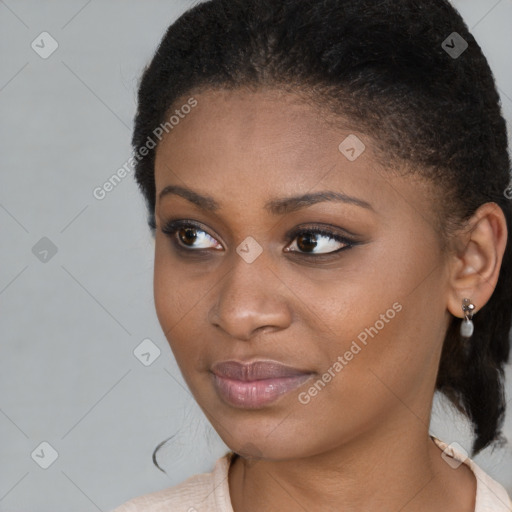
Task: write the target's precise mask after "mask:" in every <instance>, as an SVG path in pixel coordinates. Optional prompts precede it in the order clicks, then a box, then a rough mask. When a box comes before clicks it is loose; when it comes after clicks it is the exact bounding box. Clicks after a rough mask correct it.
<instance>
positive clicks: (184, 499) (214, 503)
mask: <svg viewBox="0 0 512 512" xmlns="http://www.w3.org/2000/svg"><path fill="white" fill-rule="evenodd" d="M232 456H233V453H232V452H229V453H227V454H226V455H224V456H223V457H221V458H220V459H218V460H217V461H216V463H215V467H214V469H213V471H212V472H210V473H201V474H197V475H193V476H191V477H190V478H188V479H187V480H185V481H183V482H181V483H180V484H178V485H175V486H173V487H168V488H166V489H163V490H161V491H157V492H153V493H149V494H144V495H142V496H137V497H136V498H132V499H131V500H129V501H127V502H126V503H124V504H122V505H120V506H119V507H117V508H116V509H114V510H112V511H111V512H169V511H170V510H182V511H183V512H213V511H215V512H233V509H232V507H231V500H230V497H229V483H228V470H229V466H230V462H231V459H232Z"/></svg>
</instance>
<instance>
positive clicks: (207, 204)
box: [158, 185, 375, 215]
mask: <svg viewBox="0 0 512 512" xmlns="http://www.w3.org/2000/svg"><path fill="white" fill-rule="evenodd" d="M170 194H174V195H177V196H180V197H183V198H184V199H186V200H187V201H190V202H191V203H193V204H195V205H196V206H198V207H199V208H201V209H202V210H205V211H208V212H216V211H217V210H220V204H219V203H218V202H217V201H216V200H215V199H214V198H213V197H211V196H205V195H201V194H198V193H197V192H194V191H193V190H191V189H189V188H186V187H180V186H177V185H168V186H167V187H165V188H164V189H163V190H162V191H161V192H160V194H159V195H158V199H159V200H161V199H162V198H163V197H165V196H167V195H170ZM325 201H333V202H342V203H347V204H353V205H356V206H360V207H361V208H366V209H368V210H372V211H375V210H374V209H373V207H372V206H371V205H370V204H369V203H367V202H366V201H363V200H362V199H358V198H357V197H352V196H348V195H346V194H343V193H341V192H332V191H322V192H315V193H309V194H303V195H300V196H293V197H284V198H279V199H272V200H270V201H268V202H267V203H265V206H264V208H265V210H266V211H267V212H269V213H270V214H272V215H284V214H286V213H291V212H294V211H297V210H301V209H303V208H307V207H308V206H311V205H314V204H316V203H321V202H325Z"/></svg>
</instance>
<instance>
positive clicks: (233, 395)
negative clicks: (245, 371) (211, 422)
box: [212, 374, 312, 409]
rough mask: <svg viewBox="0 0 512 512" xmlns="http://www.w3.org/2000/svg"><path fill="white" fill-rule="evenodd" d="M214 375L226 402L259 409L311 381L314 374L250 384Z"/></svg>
mask: <svg viewBox="0 0 512 512" xmlns="http://www.w3.org/2000/svg"><path fill="white" fill-rule="evenodd" d="M212 375H213V382H214V385H215V389H216V390H217V392H218V394H219V395H220V396H221V398H222V399H223V400H224V401H226V402H227V403H229V404H230V405H234V406H235V407H241V408H246V409H258V408H260V407H263V406H265V405H268V404H270V403H272V402H275V401H276V400H277V399H278V398H279V397H280V396H282V395H284V394H286V393H289V392H290V391H293V390H294V389H296V388H298V387H299V386H301V385H302V384H303V383H304V382H306V381H307V380H309V379H310V378H311V375H312V374H303V375H297V376H294V377H281V378H275V379H264V380H254V381H250V382H246V381H241V380H233V379H228V378H226V377H219V376H218V375H216V374H212Z"/></svg>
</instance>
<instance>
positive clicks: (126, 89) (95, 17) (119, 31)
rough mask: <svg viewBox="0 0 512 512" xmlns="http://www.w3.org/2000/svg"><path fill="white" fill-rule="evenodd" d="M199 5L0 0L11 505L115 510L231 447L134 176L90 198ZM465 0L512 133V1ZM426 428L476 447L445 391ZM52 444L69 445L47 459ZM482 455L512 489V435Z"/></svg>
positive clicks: (0, 311) (2, 369)
mask: <svg viewBox="0 0 512 512" xmlns="http://www.w3.org/2000/svg"><path fill="white" fill-rule="evenodd" d="M191 5H192V2H185V1H169V0H166V1H163V0H150V1H142V0H139V1H135V0H129V1H128V0H123V1H121V0H109V1H103V2H100V1H99V0H92V1H86V0H80V1H78V0H77V1H69V0H68V1H63V0H60V1H57V0H56V1H53V2H42V1H35V0H33V1H26V0H19V1H15V0H5V1H1V0H0V44H1V59H2V65H1V69H0V106H1V112H2V116H1V121H0V126H1V128H0V129H1V133H0V140H1V144H2V146H1V151H0V173H1V181H0V182H1V189H0V228H1V243H0V258H1V264H0V322H1V331H0V336H1V351H2V357H1V359H0V389H1V395H0V434H1V435H0V461H1V462H0V511H1V512H21V511H23V512H36V511H37V512H50V511H51V512H61V511H62V512H63V511H69V510H73V512H89V511H91V512H93V511H95V510H102V511H107V510H110V509H112V508H114V507H115V506H117V505H119V504H120V503H122V502H124V501H126V500H128V499H129V498H131V497H133V496H137V495H140V494H144V493H147V492H152V491H156V490H159V489H162V488H164V487H167V486H170V485H174V484H177V483H179V482H181V481H182V480H184V479H185V478H186V477H188V476H190V475H192V474H194V473H198V472H202V471H209V470H211V468H212V464H213V462H214V461H215V460H216V459H217V457H219V456H220V455H222V453H223V452H224V450H225V448H226V447H225V446H224V445H223V443H222V442H221V441H220V440H219V438H218V437H217V435H216V434H215V432H213V431H212V429H211V427H209V425H208V423H207V421H206V419H205V418H204V416H203V415H202V413H201V412H200V410H199V408H198V407H197V405H196V404H195V403H194V402H193V400H191V396H190V394H189V392H188V391H187V389H186V386H185V384H184V382H183V380H182V378H181V375H180V373H179V371H178V369H177V366H176V363H175V361H174V359H173V356H172V353H171V351H170V349H169V347H168V344H167V341H166V339H165V337H164V335H163V333H162V332H161V329H160V326H159V324H158V320H157V317H156V314H155V311H154V304H153V294H152V270H153V250H154V245H153V241H152V239H151V236H150V233H149V230H148V229H147V227H146V212H145V206H144V202H143V199H142V196H140V194H139V192H138V190H137V188H136V185H135V182H134V180H133V176H132V174H130V175H129V176H128V177H127V178H125V179H124V180H123V181H122V182H121V183H120V184H119V185H118V186H117V187H116V188H115V189H114V190H113V191H112V192H110V193H109V194H108V195H107V197H106V198H105V199H103V200H101V201H100V200H97V199H95V198H94V197H93V194H92V191H93V189H94V188H95V187H97V186H101V185H102V184H103V183H104V182H105V181H106V180H107V179H108V178H109V177H110V176H111V175H112V174H113V173H115V172H116V170H117V169H118V168H119V167H121V166H122V165H123V164H124V163H125V162H126V161H127V159H128V157H129V156H130V154H131V148H130V136H131V126H132V118H133V115H134V112H135V107H136V102H135V98H136V87H137V80H138V78H139V75H140V72H141V70H142V68H143V66H144V65H145V63H146V62H147V61H148V60H149V59H150V57H151V56H152V53H153V52H154V50H155V48H156V45H157V43H158V42H159V40H160V38H161V37H162V35H163V33H164V31H165V29H166V28H167V27H168V25H169V24H170V23H171V22H172V21H173V20H174V19H176V17H177V16H178V15H179V14H181V13H182V12H183V11H184V10H186V9H187V8H188V7H190V6H191ZM455 5H456V7H457V8H458V9H459V10H460V11H461V13H462V15H463V16H464V18H465V19H466V21H467V23H468V25H469V27H470V28H471V29H472V32H473V34H474V35H475V37H476V39H477V41H478V42H479V43H480V44H481V46H482V47H483V49H484V52H485V53H486V55H487V57H488V59H489V62H490V65H491V67H492V68H493V71H494V73H495V76H496V80H497V83H498V86H499V90H500V94H501V97H502V102H503V109H504V113H505V115H506V118H507V122H508V126H509V133H511V132H510V126H511V120H512V73H511V69H512V66H511V57H510V49H511V48H512V33H511V32H510V26H512V0H500V1H496V0H488V1H487V0H472V1H469V0H465V1H463V0H458V1H456V2H455ZM43 31H47V32H49V33H50V34H51V36H52V37H53V38H54V39H55V40H56V41H57V43H58V45H59V46H58V48H57V50H56V51H55V52H54V53H53V54H52V55H51V56H49V57H48V58H46V59H43V58H41V57H40V56H39V55H38V54H37V53H36V52H35V51H34V50H33V49H32V47H31V43H32V41H34V40H36V42H37V41H38V40H39V39H36V38H37V37H38V36H39V34H41V32H43ZM45 48H46V49H48V48H49V43H48V41H47V42H46V43H45ZM43 237H47V238H48V239H49V240H51V243H52V244H53V245H54V246H55V247H56V249H57V252H56V254H55V255H53V256H52V253H51V252H49V253H48V255H47V256H46V261H41V260H40V258H42V257H43V253H40V254H39V255H38V256H37V257H36V254H34V253H33V247H34V246H36V244H37V243H38V242H39V244H43V245H42V246H40V245H37V246H36V247H38V248H39V250H42V249H44V248H45V247H46V248H48V247H49V245H48V244H49V242H48V241H47V240H43V241H42V242H40V240H41V239H42V238H43ZM36 252H37V251H36ZM147 338H149V339H151V340H152V343H154V345H155V346H156V347H158V348H159V350H160V351H161V353H160V357H158V358H157V359H156V360H154V361H153V362H152V364H150V365H149V366H145V365H144V364H142V363H141V361H140V360H139V359H137V358H136V357H135V356H134V353H133V351H134V349H135V348H136V347H137V346H138V345H139V344H140V343H141V341H142V340H144V339H147ZM152 357H154V356H152ZM507 371H508V381H507V382H508V384H507V388H508V389H507V393H508V394H507V399H508V400H509V402H508V405H509V409H508V415H507V418H506V425H505V430H504V433H505V435H506V436H507V437H508V438H509V439H510V440H511V441H512V402H511V401H510V400H511V397H512V388H511V381H512V377H511V369H510V367H509V368H508V370H507ZM431 432H432V433H433V434H434V435H436V436H437V437H439V438H441V439H443V440H445V441H446V442H448V443H450V442H453V441H456V442H458V443H459V444H460V445H461V446H463V447H465V448H466V449H467V450H469V448H470V445H471V437H470V430H469V426H468V425H467V423H466V422H464V421H463V420H461V418H460V417H458V416H457V415H456V414H455V413H454V412H453V410H452V409H450V408H449V407H447V405H446V403H445V402H444V400H438V397H436V400H435V406H434V411H433V422H432V426H431ZM174 433H176V434H177V436H176V438H175V442H174V443H168V444H167V445H166V446H165V447H164V448H162V449H161V450H160V452H159V461H160V463H161V465H162V467H164V469H166V470H167V472H168V476H166V475H165V474H163V473H161V472H160V471H158V470H157V469H156V468H155V467H154V466H153V464H152V461H151V454H152V452H153V449H154V448H155V446H156V445H157V444H158V443H159V442H160V441H162V440H163V439H165V438H166V437H168V436H170V435H172V434H174ZM43 441H46V442H48V443H49V444H50V445H51V446H52V447H53V448H54V449H55V450H56V451H57V453H58V457H57V459H56V460H55V462H54V463H53V464H52V465H51V466H50V467H48V468H47V469H42V468H41V467H40V465H39V464H41V463H44V460H46V461H47V462H48V461H49V460H50V459H49V456H50V452H49V451H48V449H46V451H44V457H43V456H42V453H43V452H41V448H40V443H41V442H43ZM34 450H35V455H34V458H32V457H31V454H32V453H34ZM43 450H44V448H43ZM38 453H39V457H38V456H37V454H38ZM45 458H46V459H45ZM43 459H44V460H43ZM36 461H38V463H39V464H38V463H36ZM475 461H476V462H477V463H478V464H480V465H481V466H482V467H483V468H484V469H485V470H486V471H488V472H489V473H490V474H491V476H493V477H494V478H495V479H497V480H498V481H499V482H501V483H503V484H504V485H505V486H506V487H507V489H508V491H509V492H510V493H512V444H509V446H508V448H506V449H503V450H500V451H495V452H494V453H490V452H489V450H487V451H486V452H484V453H482V454H481V455H480V456H478V457H476V459H475Z"/></svg>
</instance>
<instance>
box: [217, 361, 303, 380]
mask: <svg viewBox="0 0 512 512" xmlns="http://www.w3.org/2000/svg"><path fill="white" fill-rule="evenodd" d="M212 371H213V373H215V374H216V375H218V376H219V377H226V378H228V379H233V380H241V381H244V382H248V381H253V380H264V379H280V378H285V377H296V376H297V375H304V374H307V373H309V372H305V371H302V370H299V369H297V368H292V367H291V366H286V365H283V364H281V363H278V362H277V361H254V362H252V363H239V362H238V361H223V362H220V363H216V364H214V365H213V366H212Z"/></svg>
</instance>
